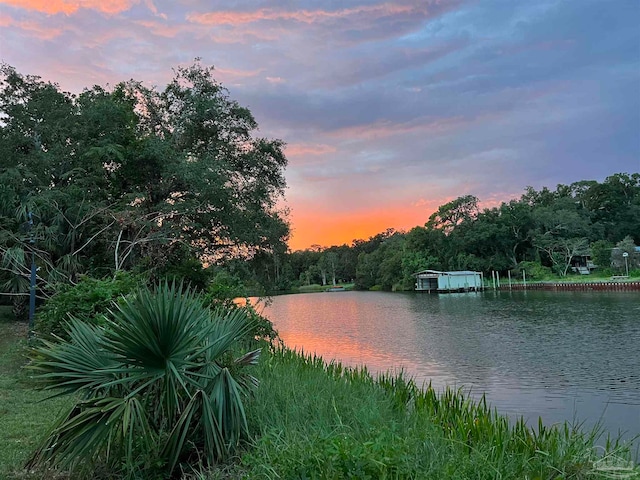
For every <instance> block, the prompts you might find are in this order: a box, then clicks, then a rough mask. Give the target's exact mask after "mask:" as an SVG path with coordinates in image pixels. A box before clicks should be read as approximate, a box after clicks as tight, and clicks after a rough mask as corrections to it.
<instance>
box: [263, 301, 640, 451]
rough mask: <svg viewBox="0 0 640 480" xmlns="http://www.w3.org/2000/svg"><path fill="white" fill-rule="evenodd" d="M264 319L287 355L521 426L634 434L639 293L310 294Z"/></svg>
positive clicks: (638, 399) (639, 397)
mask: <svg viewBox="0 0 640 480" xmlns="http://www.w3.org/2000/svg"><path fill="white" fill-rule="evenodd" d="M264 313H265V314H266V315H267V316H268V317H269V318H270V319H271V320H272V321H273V322H274V324H275V328H276V329H277V330H278V332H279V333H280V336H281V337H282V339H283V340H284V342H285V344H286V345H288V346H289V347H292V348H296V349H303V350H304V351H305V352H307V353H316V354H319V355H321V356H322V357H324V358H325V359H326V360H329V359H336V360H339V361H341V362H342V363H344V364H346V365H351V366H355V365H366V366H367V367H368V368H369V369H370V370H371V371H374V372H382V371H398V370H400V369H403V370H404V372H406V373H408V374H409V375H411V376H413V377H414V378H415V379H416V380H417V381H418V382H419V383H420V384H422V383H423V382H429V381H430V382H431V383H432V385H433V386H434V387H436V388H437V389H442V388H443V387H444V386H446V385H449V386H454V387H463V388H464V389H465V390H470V391H471V394H472V395H474V396H480V395H481V394H482V393H483V392H484V393H486V395H487V400H488V401H489V402H490V403H491V404H492V405H493V406H494V407H497V409H498V410H499V411H500V412H502V413H506V414H509V415H510V416H512V417H515V416H520V415H522V416H523V417H524V418H525V419H526V420H527V421H528V422H529V423H530V424H534V423H537V419H538V417H539V416H540V417H542V419H543V421H544V422H545V423H546V424H552V423H556V422H563V421H565V420H568V421H570V422H575V421H579V422H583V423H584V427H585V428H590V427H592V426H593V425H594V424H595V423H596V422H600V423H601V424H602V426H603V427H604V429H605V431H606V432H609V433H611V434H613V435H617V434H618V433H622V435H623V438H625V439H629V438H632V437H634V436H636V435H640V295H639V294H638V293H637V292H598V293H592V292H544V291H535V292H534V291H530V292H484V293H480V294H474V293H470V294H448V295H428V294H400V293H385V292H340V293H314V294H298V295H286V296H280V297H275V298H274V299H273V303H272V304H271V305H269V306H268V307H266V309H265V311H264Z"/></svg>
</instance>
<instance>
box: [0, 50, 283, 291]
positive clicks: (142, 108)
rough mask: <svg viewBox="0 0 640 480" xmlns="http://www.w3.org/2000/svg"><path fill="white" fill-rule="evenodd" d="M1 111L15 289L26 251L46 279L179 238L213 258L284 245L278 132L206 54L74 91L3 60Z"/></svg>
mask: <svg viewBox="0 0 640 480" xmlns="http://www.w3.org/2000/svg"><path fill="white" fill-rule="evenodd" d="M0 119H1V121H0V198H1V200H2V202H0V204H1V207H0V255H1V256H2V268H3V270H2V271H3V272H4V273H3V274H2V278H0V280H1V281H2V282H4V283H7V282H10V283H12V284H13V285H17V286H20V285H22V287H16V288H17V289H18V290H20V288H22V289H23V287H24V279H25V278H26V275H28V271H29V269H28V268H27V263H28V261H29V256H30V255H31V254H34V255H36V257H37V263H38V266H39V267H41V268H40V270H39V276H40V277H41V278H40V281H41V282H50V281H52V280H61V279H64V280H66V281H72V282H73V281H74V279H75V276H76V275H77V274H79V273H85V272H99V273H100V274H104V273H108V272H110V271H112V270H121V269H131V268H134V267H141V268H161V269H162V268H164V269H166V268H167V265H170V264H171V263H172V262H176V261H180V259H184V258H185V248H186V249H187V251H188V252H189V256H191V257H192V258H197V259H200V260H203V259H206V260H208V261H209V262H211V261H215V260H217V259H221V258H228V257H230V256H234V257H245V258H246V257H251V256H254V255H256V254H258V253H261V252H262V253H267V254H269V255H271V256H272V257H273V258H277V255H276V253H277V254H278V255H281V254H282V253H283V252H284V250H285V249H286V245H285V242H286V239H287V237H288V233H289V227H288V224H287V222H286V218H285V215H286V212H285V211H283V210H282V209H281V208H279V205H280V201H281V200H282V198H283V192H284V188H285V180H284V168H285V166H286V163H287V161H286V158H285V156H284V154H283V143H282V142H281V141H280V140H271V139H267V138H262V137H259V136H256V131H257V123H256V121H255V119H254V118H253V116H252V115H251V112H250V111H249V110H248V109H247V108H245V107H242V106H241V105H239V104H238V103H237V102H236V101H234V100H232V99H230V98H229V94H228V92H227V91H226V90H225V88H224V87H223V86H222V85H220V84H219V83H218V82H216V81H215V80H214V78H213V71H212V69H211V68H206V67H204V66H202V65H200V64H199V63H197V62H196V63H195V64H194V65H192V66H190V67H188V68H179V69H177V70H176V73H175V78H174V79H173V80H172V81H171V82H170V83H169V84H168V85H167V87H166V88H165V89H164V90H162V91H159V90H157V89H150V88H147V87H144V86H143V85H142V84H141V83H139V82H136V81H129V82H124V83H120V84H118V85H116V86H115V87H114V88H112V89H105V88H102V87H98V86H96V87H93V88H90V89H87V90H85V91H84V92H82V93H81V94H80V95H77V96H76V95H72V94H69V93H66V92H63V91H61V90H60V88H59V87H58V86H57V85H56V84H53V83H50V82H45V81H43V80H41V79H40V78H38V77H34V76H28V75H22V74H20V73H18V72H16V70H15V69H13V68H12V67H9V66H6V65H4V66H2V69H1V71H0ZM30 212H31V213H32V214H33V216H32V218H33V219H34V220H35V221H34V222H33V226H32V228H31V229H30V230H29V229H28V228H26V226H28V225H29V224H28V218H29V217H28V214H29V213H30ZM31 240H33V242H31ZM3 290H6V289H3Z"/></svg>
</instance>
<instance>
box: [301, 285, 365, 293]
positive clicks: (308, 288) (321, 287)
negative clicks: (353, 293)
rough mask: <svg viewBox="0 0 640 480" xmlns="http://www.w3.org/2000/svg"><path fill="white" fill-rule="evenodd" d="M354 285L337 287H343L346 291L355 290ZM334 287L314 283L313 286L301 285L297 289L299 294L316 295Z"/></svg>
mask: <svg viewBox="0 0 640 480" xmlns="http://www.w3.org/2000/svg"><path fill="white" fill-rule="evenodd" d="M353 285H354V284H353V283H340V284H338V285H337V286H339V287H343V288H344V289H345V290H353ZM332 287H333V285H320V284H318V283H313V284H311V285H301V286H300V287H298V288H297V292H298V293H316V292H326V291H327V290H329V289H330V288H332Z"/></svg>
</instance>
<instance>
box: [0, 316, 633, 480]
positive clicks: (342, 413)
mask: <svg viewBox="0 0 640 480" xmlns="http://www.w3.org/2000/svg"><path fill="white" fill-rule="evenodd" d="M6 313H7V312H6V311H0V314H5V315H4V317H3V318H2V321H0V342H2V343H0V347H1V349H0V372H1V373H2V376H1V377H0V379H1V380H0V405H1V407H0V408H1V410H0V411H1V414H0V432H2V435H3V441H2V448H0V478H9V479H17V478H20V479H27V478H28V479H35V478H55V477H53V472H45V473H43V472H32V473H29V472H25V471H24V470H22V469H21V466H22V465H23V464H24V461H25V459H26V458H27V457H28V455H29V453H30V452H31V451H32V450H33V448H34V447H35V444H36V442H37V441H38V440H39V438H41V436H42V435H43V434H44V433H45V431H46V429H47V427H48V426H50V425H51V424H52V422H53V420H54V417H55V416H56V415H57V414H58V413H59V411H60V410H61V409H62V408H64V407H65V406H66V405H68V400H66V399H55V400H47V401H46V402H44V403H38V402H39V400H41V399H42V398H43V397H44V395H43V394H42V393H40V392H38V391H36V390H35V388H34V385H33V383H32V382H31V381H30V380H29V378H28V377H27V376H26V375H25V373H24V371H23V370H22V368H21V367H22V365H23V364H24V360H25V359H24V346H25V343H26V342H25V341H24V338H25V334H26V329H25V327H24V326H19V325H18V324H15V323H13V322H10V321H9V316H8V315H7V314H6ZM255 374H256V376H257V377H258V378H259V379H260V380H261V383H260V387H259V388H258V389H257V390H256V392H255V394H254V395H253V396H252V397H251V398H250V399H249V400H248V403H247V405H246V409H247V413H248V421H249V428H250V431H251V440H250V441H249V442H248V443H247V444H245V445H244V447H243V449H242V451H241V452H239V455H238V456H237V457H236V458H234V459H232V460H231V461H230V462H229V463H228V464H226V465H221V466H219V468H217V469H214V470H209V471H206V470H203V468H202V465H200V464H197V463H196V464H193V465H185V466H183V468H182V471H183V478H185V479H189V480H196V479H198V480H213V479H223V478H224V479H229V478H247V479H277V478H282V479H313V478H318V479H323V478H361V479H385V478H387V479H405V478H407V479H423V478H424V479H516V478H517V479H525V478H527V479H531V480H533V479H549V480H551V479H554V480H555V479H594V478H602V479H605V478H640V470H638V469H637V468H636V469H635V470H633V468H632V467H631V466H630V465H631V464H630V463H629V462H630V460H631V454H630V451H629V449H628V448H627V449H624V448H615V446H614V447H613V448H612V449H611V451H610V452H609V453H608V454H606V455H604V456H603V455H602V451H597V450H595V449H594V447H593V440H594V438H593V435H592V434H589V433H582V432H579V431H574V430H572V429H571V428H569V427H568V426H563V427H561V428H555V427H553V428H547V427H544V426H539V427H538V428H537V429H536V430H532V429H530V428H528V427H526V426H525V425H524V424H522V423H518V424H516V425H510V424H509V423H508V421H507V419H506V417H502V416H500V415H498V414H497V413H495V412H494V411H492V410H491V409H490V408H489V407H488V406H487V405H486V404H485V403H484V402H479V403H474V402H471V401H469V400H468V399H466V398H465V397H464V395H462V394H461V393H459V392H455V391H448V392H445V393H444V394H442V395H437V394H436V392H434V391H433V390H431V389H426V390H424V391H423V390H421V389H420V388H418V386H416V385H415V384H413V383H412V382H411V381H407V380H405V379H403V378H402V377H382V378H379V379H374V378H373V377H372V376H370V375H369V374H368V373H367V372H366V371H365V370H352V369H344V368H342V367H341V366H340V365H339V364H336V363H329V364H326V363H324V362H323V361H322V360H321V359H319V358H312V357H304V356H301V355H298V354H296V353H294V352H291V351H288V350H278V351H275V352H271V353H267V352H265V353H264V355H263V357H262V360H261V362H260V364H259V366H258V367H257V368H256V371H255ZM43 475H44V476H43ZM613 475H617V476H613ZM59 476H60V478H64V476H63V475H59ZM73 478H75V477H73ZM92 478H94V479H97V478H113V477H109V472H100V473H97V472H96V473H95V474H94V475H92Z"/></svg>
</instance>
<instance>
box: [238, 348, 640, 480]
mask: <svg viewBox="0 0 640 480" xmlns="http://www.w3.org/2000/svg"><path fill="white" fill-rule="evenodd" d="M259 375H260V377H261V378H263V381H262V383H261V387H260V389H259V390H258V391H257V392H256V395H255V397H254V398H252V399H251V401H250V403H249V405H248V407H249V412H250V413H249V418H248V420H249V426H250V429H251V430H252V431H253V432H255V434H256V438H255V440H254V442H253V445H252V448H251V449H250V450H248V451H247V452H245V453H244V455H242V458H241V465H240V466H238V468H237V470H238V473H241V474H242V475H243V478H256V479H263V478H264V479H266V478H308V479H312V478H318V479H320V478H371V479H373V478H380V479H385V478H387V479H396V478H425V479H426V478H438V479H439V478H443V479H445V478H446V479H461V480H462V479H468V478H479V479H492V478H548V479H554V478H573V479H588V478H604V475H600V474H601V472H600V471H599V468H601V459H599V458H598V455H597V452H596V451H595V449H594V448H593V441H594V438H595V436H596V435H597V432H595V431H594V432H591V433H581V432H580V431H578V430H577V429H574V428H572V427H571V426H569V425H566V424H565V425H559V426H552V427H548V426H545V425H543V424H538V425H536V426H535V428H532V427H529V426H527V425H525V423H524V422H523V421H522V420H519V421H517V422H515V423H511V422H510V421H509V420H508V419H507V417H504V416H501V415H499V414H497V413H496V412H495V410H493V409H491V407H490V406H489V405H487V403H486V401H485V400H484V399H480V401H473V400H472V399H470V398H469V397H468V396H467V395H465V394H464V393H463V392H461V391H460V390H451V389H448V390H445V391H444V392H441V393H437V392H435V391H434V389H433V388H431V387H430V386H427V387H425V388H419V387H418V386H417V385H416V384H415V383H414V382H413V381H411V380H410V379H407V378H406V377H404V376H402V375H398V376H396V375H383V376H381V377H378V378H377V379H376V378H373V377H372V376H371V375H370V374H369V373H368V372H367V371H366V369H350V368H344V367H343V366H342V365H340V364H339V363H336V362H330V363H325V362H323V361H322V359H321V358H318V357H313V356H306V355H301V354H297V353H295V352H292V351H290V350H278V351H275V352H273V354H270V355H268V356H266V358H264V359H263V361H261V362H260V365H259ZM614 457H615V458H618V459H619V460H620V464H622V465H625V466H624V467H621V468H620V472H624V473H625V474H629V475H635V472H637V468H636V469H634V468H633V466H632V465H631V464H630V463H629V459H630V452H629V450H628V449H627V450H625V449H624V448H620V447H617V446H616V445H610V449H608V450H607V452H606V456H605V458H611V459H613V458H614ZM602 472H603V473H606V469H604V468H602ZM238 476H239V475H238ZM631 478H633V477H631Z"/></svg>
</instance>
